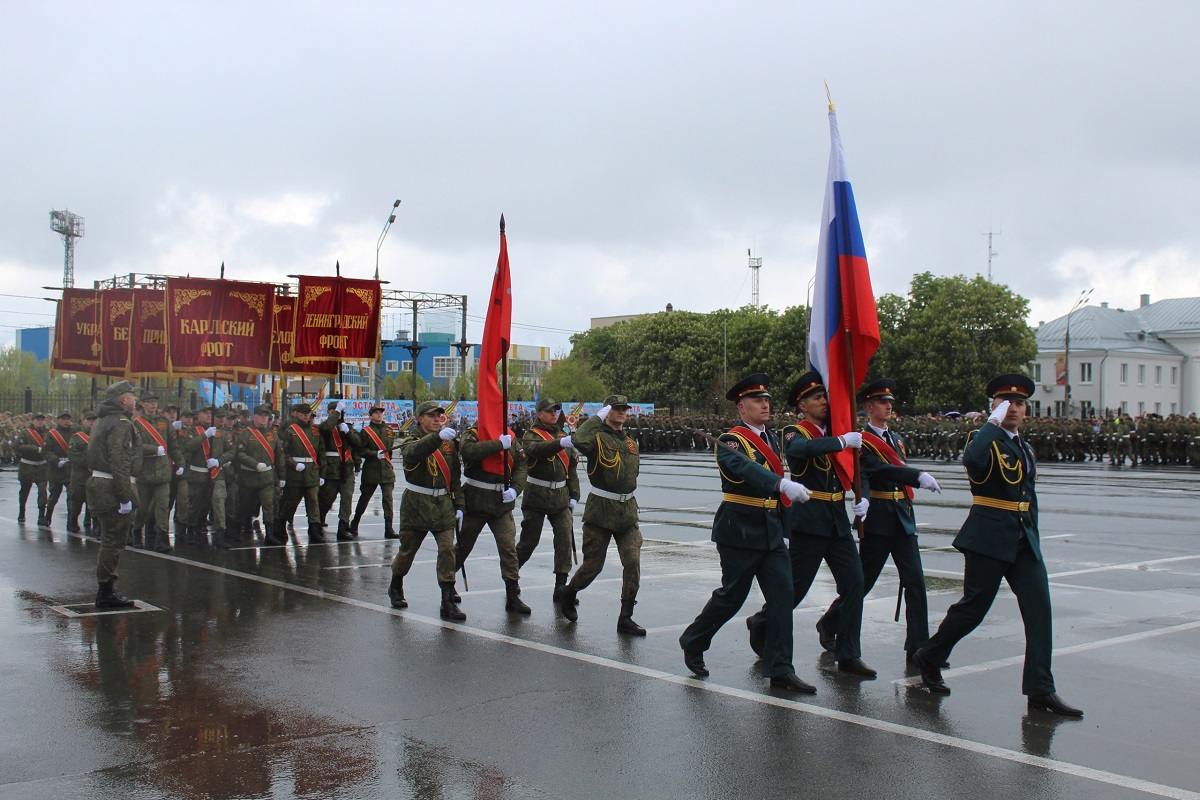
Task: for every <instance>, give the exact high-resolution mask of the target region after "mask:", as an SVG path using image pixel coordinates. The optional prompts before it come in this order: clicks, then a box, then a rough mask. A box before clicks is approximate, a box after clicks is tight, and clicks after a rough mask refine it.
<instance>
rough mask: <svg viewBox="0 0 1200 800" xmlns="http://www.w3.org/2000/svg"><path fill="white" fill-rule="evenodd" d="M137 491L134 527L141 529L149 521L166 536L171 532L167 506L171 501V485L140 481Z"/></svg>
mask: <svg viewBox="0 0 1200 800" xmlns="http://www.w3.org/2000/svg"><path fill="white" fill-rule="evenodd" d="M137 491H138V509H137V518H136V519H135V520H134V521H133V527H134V528H141V527H143V526H144V525H145V524H146V522H147V520H149V521H150V522H153V523H154V527H155V528H157V529H158V530H160V531H162V532H163V534H164V535H165V534H166V533H167V531H169V530H170V528H169V527H167V504H168V503H170V501H171V484H170V483H145V482H143V481H138V485H137Z"/></svg>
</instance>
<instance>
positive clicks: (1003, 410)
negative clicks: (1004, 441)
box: [988, 400, 1009, 425]
mask: <svg viewBox="0 0 1200 800" xmlns="http://www.w3.org/2000/svg"><path fill="white" fill-rule="evenodd" d="M1008 406H1009V403H1008V401H1007V400H1005V401H1003V402H1001V403H1000V405H998V406H996V407H995V408H993V409H992V413H991V414H988V422H994V423H996V424H997V425H999V424H1000V423H1002V422H1004V418H1005V417H1007V416H1008Z"/></svg>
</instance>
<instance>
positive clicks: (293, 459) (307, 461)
mask: <svg viewBox="0 0 1200 800" xmlns="http://www.w3.org/2000/svg"><path fill="white" fill-rule="evenodd" d="M292 461H302V462H304V463H305V464H311V463H313V460H312V459H311V458H295V457H293V458H292Z"/></svg>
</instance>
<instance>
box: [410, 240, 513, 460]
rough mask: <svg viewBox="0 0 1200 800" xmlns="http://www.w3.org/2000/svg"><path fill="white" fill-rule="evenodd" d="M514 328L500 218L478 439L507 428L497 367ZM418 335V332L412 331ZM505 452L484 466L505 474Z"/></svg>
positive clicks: (482, 351) (482, 358)
mask: <svg viewBox="0 0 1200 800" xmlns="http://www.w3.org/2000/svg"><path fill="white" fill-rule="evenodd" d="M511 331H512V280H511V278H510V277H509V271H508V240H507V239H506V238H505V236H504V217H503V216H502V217H500V256H499V258H497V259H496V274H495V276H494V277H493V278H492V295H491V298H490V299H489V301H488V310H487V319H486V320H485V321H484V323H483V341H482V342H481V343H480V345H479V388H478V397H479V419H478V422H477V425H478V429H479V440H480V441H490V440H492V439H498V438H500V435H501V434H502V433H505V432H506V431H508V419H507V418H508V409H507V406H506V403H505V400H506V397H505V393H506V392H507V389H508V387H507V386H505V387H504V388H503V389H502V388H501V386H500V383H499V381H497V379H496V366H497V365H498V364H499V363H500V361H501V359H506V358H508V347H509V337H510V336H511ZM413 335H414V336H415V335H416V331H414V332H413ZM505 455H507V454H506V453H503V452H501V453H496V454H495V455H491V456H488V457H487V458H485V459H483V468H484V469H485V470H487V471H488V472H491V473H494V474H497V475H499V474H505V475H507V474H508V473H507V470H506V469H505Z"/></svg>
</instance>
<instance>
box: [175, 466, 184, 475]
mask: <svg viewBox="0 0 1200 800" xmlns="http://www.w3.org/2000/svg"><path fill="white" fill-rule="evenodd" d="M175 474H176V475H182V474H183V467H180V468H179V469H177V470H175Z"/></svg>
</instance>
